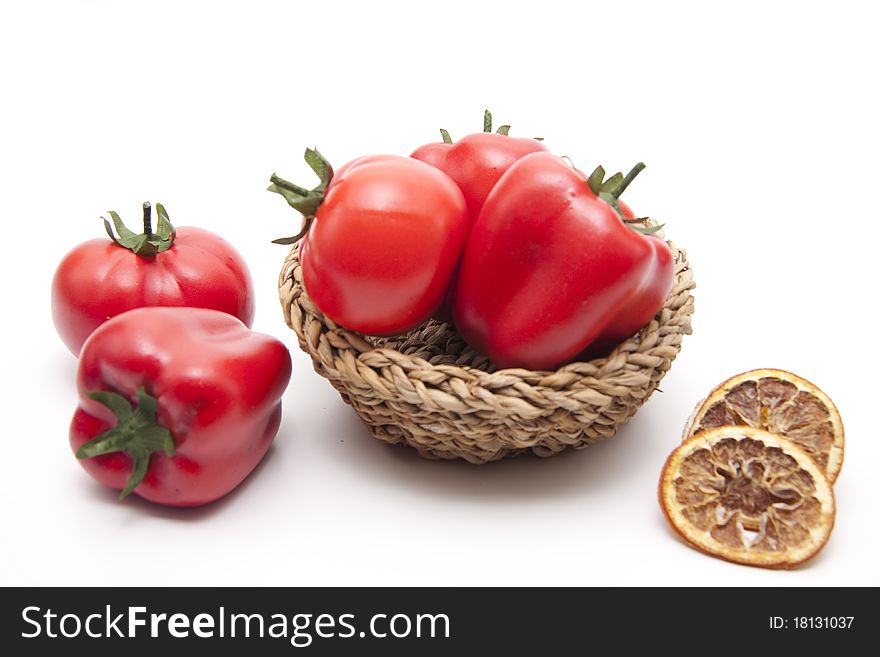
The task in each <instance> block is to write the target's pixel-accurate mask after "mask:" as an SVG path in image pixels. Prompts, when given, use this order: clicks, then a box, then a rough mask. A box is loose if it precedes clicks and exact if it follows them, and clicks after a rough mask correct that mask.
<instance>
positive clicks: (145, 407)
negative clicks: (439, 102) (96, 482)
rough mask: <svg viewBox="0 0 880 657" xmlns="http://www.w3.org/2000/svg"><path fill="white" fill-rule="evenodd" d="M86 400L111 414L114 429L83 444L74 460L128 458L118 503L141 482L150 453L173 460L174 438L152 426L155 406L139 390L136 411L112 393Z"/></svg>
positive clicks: (93, 394) (125, 400) (106, 392)
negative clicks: (117, 454) (115, 454)
mask: <svg viewBox="0 0 880 657" xmlns="http://www.w3.org/2000/svg"><path fill="white" fill-rule="evenodd" d="M88 397H89V399H94V400H95V401H96V402H99V403H101V404H103V405H104V406H106V407H107V408H109V409H110V410H111V411H113V414H114V415H115V416H116V426H115V427H113V428H112V429H109V430H107V431H105V432H104V433H102V434H100V435H97V436H95V437H94V438H92V439H91V440H90V441H89V442H87V443H85V444H84V445H83V446H82V447H80V448H79V449H78V450H77V451H76V458H78V459H88V458H92V457H94V456H100V455H102V454H111V453H113V452H125V453H126V454H128V455H129V456H130V457H131V460H132V469H131V476H130V477H129V478H128V481H127V482H126V484H125V488H123V489H122V492H120V493H119V499H120V500H121V499H124V498H125V497H127V496H128V495H129V494H130V493H131V492H132V491H133V490H134V489H135V488H137V487H138V485H139V484H140V483H141V482H142V481H143V480H144V476H146V474H147V467H148V466H149V465H150V456H151V455H152V454H153V452H158V451H160V450H161V451H163V452H165V454H166V455H168V456H174V448H175V445H174V437H173V436H172V435H171V432H170V431H169V430H168V429H166V428H165V427H163V426H162V425H160V424H158V423H157V422H156V411H157V409H158V402H157V401H156V398H155V397H153V396H151V395H149V394H148V393H147V391H146V390H144V387H143V386H141V387H140V388H138V389H137V398H138V405H137V408H133V407H132V405H131V402H129V401H128V399H126V398H125V397H123V396H122V395H120V394H119V393H116V392H108V391H104V390H100V391H97V392H90V393H88Z"/></svg>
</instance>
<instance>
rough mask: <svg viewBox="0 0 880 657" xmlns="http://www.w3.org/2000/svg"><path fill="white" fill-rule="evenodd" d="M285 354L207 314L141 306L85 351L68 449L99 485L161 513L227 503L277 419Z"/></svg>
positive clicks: (275, 344) (266, 339) (104, 328)
mask: <svg viewBox="0 0 880 657" xmlns="http://www.w3.org/2000/svg"><path fill="white" fill-rule="evenodd" d="M290 369H291V365H290V354H289V353H288V351H287V348H286V347H285V346H284V345H283V344H281V342H279V341H278V340H276V339H275V338H272V337H270V336H268V335H263V334H261V333H253V332H251V331H249V330H248V329H247V327H246V326H245V325H244V324H242V323H241V322H240V321H239V320H238V319H236V318H235V317H232V316H231V315H228V314H226V313H222V312H219V311H216V310H208V309H205V308H159V307H152V308H138V309H135V310H131V311H129V312H127V313H124V314H122V315H119V316H117V317H114V318H113V319H111V320H109V321H107V322H105V323H104V324H102V325H101V326H100V327H99V328H98V329H97V330H96V331H95V332H94V333H92V335H91V336H90V337H89V339H88V340H87V341H86V343H85V345H83V349H82V355H81V356H80V360H79V368H78V370H77V386H78V388H79V395H80V401H79V407H78V408H77V410H76V413H75V414H74V416H73V420H72V422H71V426H70V445H71V447H72V449H73V451H74V453H75V454H76V456H77V458H78V459H80V464H81V465H82V466H83V468H85V470H86V471H87V472H88V473H89V474H90V475H91V476H92V477H94V478H95V479H96V480H98V481H99V482H100V483H102V484H104V485H105V486H109V487H110V488H115V489H121V490H122V494H121V497H125V496H126V495H128V494H129V493H131V492H134V493H135V494H137V495H139V496H140V497H143V498H144V499H147V500H150V501H151V502H156V503H159V504H167V505H170V506H196V505H200V504H206V503H208V502H211V501H213V500H216V499H218V498H220V497H222V496H223V495H226V494H227V493H228V492H229V491H231V490H232V489H233V488H235V487H236V486H238V484H240V483H241V482H242V480H243V479H244V478H245V477H247V475H248V474H250V472H251V471H252V470H253V469H254V468H255V467H256V466H257V464H258V463H259V462H260V460H261V459H262V458H263V456H264V455H265V454H266V451H267V450H268V449H269V445H271V443H272V440H273V439H274V438H275V433H276V432H277V430H278V425H279V422H280V421H281V395H282V393H283V392H284V389H285V387H286V386H287V382H288V380H289V379H290Z"/></svg>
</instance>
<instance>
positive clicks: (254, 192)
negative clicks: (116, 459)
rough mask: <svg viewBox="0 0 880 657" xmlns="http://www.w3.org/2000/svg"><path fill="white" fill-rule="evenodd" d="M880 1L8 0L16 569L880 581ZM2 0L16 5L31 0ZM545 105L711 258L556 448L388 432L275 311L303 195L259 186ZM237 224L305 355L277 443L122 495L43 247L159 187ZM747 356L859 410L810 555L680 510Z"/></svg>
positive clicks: (94, 230) (684, 242) (182, 204)
mask: <svg viewBox="0 0 880 657" xmlns="http://www.w3.org/2000/svg"><path fill="white" fill-rule="evenodd" d="M872 4H873V3H869V2H864V3H859V2H836V3H834V5H833V7H832V6H829V5H828V4H827V3H814V2H797V3H790V4H789V3H784V2H768V1H767V0H764V1H763V2H757V3H752V2H737V3H731V5H730V6H729V7H728V8H719V7H718V6H717V4H716V3H696V2H695V3H687V4H685V3H649V2H637V1H635V0H630V1H629V2H625V3H624V2H620V3H617V2H602V3H601V4H598V3H583V2H582V3H573V2H552V1H549V0H543V1H542V2H537V3H536V2H523V3H515V2H506V3H491V4H481V3H478V2H473V1H470V2H463V3H458V2H448V1H447V2H442V3H414V2H401V3H375V2H370V3H354V2H352V3H345V2H333V3H322V2H310V3H295V2H289V3H280V2H279V3H268V2H248V3H237V4H236V5H232V4H225V3H222V2H211V3H180V2H169V3H166V2H155V1H153V2H149V3H111V2H67V3H54V4H49V3H40V2H31V3H15V4H13V3H9V4H5V5H4V9H3V10H2V16H0V62H2V69H0V70H2V91H3V100H2V101H0V102H2V104H0V112H2V121H0V136H2V141H0V149H2V155H0V157H2V162H0V181H2V183H0V184H2V189H3V194H2V197H0V198H2V222H3V245H2V247H0V248H2V257H0V267H2V284H3V299H4V311H3V322H2V326H0V331H2V343H0V344H2V350H3V351H2V363H3V368H2V376H0V387H2V395H0V400H2V417H3V424H2V438H3V452H2V464H0V468H2V472H0V493H2V521H0V522H2V543H0V583H2V584H4V585H6V584H20V585H37V584H111V585H135V584H185V585H196V584H229V585H239V584H242V585H243V584H258V585H268V584H290V585H304V584H404V585H428V584H444V585H445V584H475V585H489V584H530V585H531V584H535V585H537V584H547V585H567V584H586V585H599V584H607V585H630V584H696V585H742V584H756V585H806V584H823V585H824V584H828V585H831V584H856V585H861V584H873V585H877V584H880V567H878V560H877V553H878V548H880V540H878V538H880V530H878V523H877V518H878V495H877V486H878V478H877V474H876V471H877V464H878V463H880V439H878V429H877V420H876V417H877V415H876V408H877V402H876V399H877V394H876V385H877V379H876V376H877V372H878V371H880V368H878V358H877V353H878V347H877V345H876V341H875V332H876V330H877V322H876V321H875V318H876V304H877V292H876V280H877V276H876V267H877V265H878V263H880V257H878V255H877V253H878V246H877V244H878V240H877V237H876V231H877V230H878V226H880V224H878V218H880V217H878V214H877V204H876V184H877V172H876V160H875V159H874V158H875V156H876V153H877V152H878V139H877V137H878V134H877V120H878V116H880V107H878V103H877V99H876V97H875V94H876V85H877V80H876V64H877V62H878V56H880V52H878V47H877V45H876V43H877V39H876V34H875V33H874V30H873V28H874V27H876V25H877V21H876V20H875V19H876V17H874V16H872V15H870V10H869V7H871V5H872ZM12 7H14V8H12ZM485 107H489V108H490V109H492V110H493V112H494V113H495V116H496V120H497V124H500V123H502V122H504V123H511V124H512V125H513V130H512V134H514V135H521V136H543V137H545V138H546V142H545V143H546V144H547V146H548V147H549V148H550V149H551V150H553V151H555V152H556V153H558V154H565V155H569V156H570V157H571V158H572V159H573V160H574V161H575V163H577V164H578V165H579V166H580V167H581V168H592V166H593V165H594V164H596V163H599V162H602V163H604V164H605V166H606V168H608V169H613V170H617V169H627V168H628V167H629V166H630V165H631V164H632V163H634V162H635V161H637V160H639V159H642V160H644V161H645V162H647V164H648V169H647V170H646V171H645V172H644V173H643V174H642V175H641V176H640V178H639V180H638V182H637V183H636V184H635V185H633V187H631V188H630V190H629V191H628V192H627V196H628V200H629V202H630V205H632V206H633V208H635V209H636V211H637V212H638V213H639V214H650V215H652V216H654V217H657V218H659V219H660V220H662V221H665V222H666V223H667V228H666V232H667V235H668V236H669V237H670V238H671V239H673V240H675V241H676V242H677V243H679V244H680V245H681V246H683V247H685V248H686V249H687V250H688V251H689V254H690V258H691V262H692V265H693V269H694V271H695V274H696V279H697V283H698V289H697V291H696V313H695V315H694V335H693V336H690V337H688V338H686V339H685V342H684V348H683V351H682V353H681V355H680V356H679V358H678V360H676V362H675V364H674V366H673V368H672V371H671V372H670V374H669V375H668V376H667V378H666V379H665V380H664V381H663V384H662V388H663V391H664V392H663V393H662V394H657V395H655V396H654V398H652V399H651V400H650V402H649V403H648V404H647V405H646V406H645V407H644V408H643V409H642V410H641V411H640V412H639V414H638V415H637V416H636V417H635V418H634V419H633V420H632V421H631V422H630V423H629V424H628V425H626V426H625V427H624V428H623V429H622V430H621V431H620V432H619V434H618V435H617V436H616V437H615V438H613V439H611V440H609V441H607V442H605V443H603V444H601V445H598V446H596V447H593V448H590V449H587V450H586V451H581V452H574V453H571V454H566V455H564V456H561V457H557V458H554V459H551V460H546V461H541V460H537V459H532V458H520V459H515V460H510V461H507V462H502V463H498V464H493V465H489V466H484V467H474V466H470V465H467V464H465V463H447V462H439V463H438V462H429V461H423V460H420V459H419V458H418V457H417V456H416V455H415V454H414V453H412V452H411V451H409V450H407V449H406V448H389V447H387V446H385V445H383V444H380V443H378V442H376V441H374V440H373V439H371V438H370V437H369V435H368V434H367V432H366V430H365V429H364V428H363V427H362V426H361V425H360V424H359V421H358V419H357V417H356V416H355V415H354V413H353V411H351V410H350V409H349V408H348V407H347V406H346V405H345V404H343V403H342V401H341V400H340V399H339V397H338V395H337V394H336V392H335V391H334V390H333V389H332V388H331V387H330V385H329V384H328V383H327V382H326V381H324V380H323V379H321V378H320V377H318V376H317V375H316V374H315V373H314V372H313V371H312V369H311V365H310V362H309V360H308V358H307V357H306V355H305V354H303V353H302V352H300V351H299V349H298V348H297V346H296V341H295V336H294V335H293V333H292V332H290V331H289V330H288V329H287V328H286V326H285V325H284V322H283V319H282V316H281V312H280V309H279V306H278V302H277V297H276V277H277V272H278V269H279V267H280V265H281V262H282V259H283V257H284V254H285V250H284V247H280V246H275V245H272V244H270V243H269V242H270V240H271V239H272V238H274V237H278V236H282V235H289V234H291V232H293V230H294V227H295V225H297V223H298V222H297V221H296V217H295V216H294V213H293V212H292V211H291V210H289V209H288V208H287V206H286V205H285V203H284V202H283V200H282V199H281V198H280V197H278V196H275V195H272V194H268V193H266V192H265V191H263V190H264V188H265V186H266V184H267V179H268V176H269V174H270V173H272V172H273V171H278V173H279V174H281V175H283V176H285V177H287V178H289V179H292V180H301V181H306V182H308V181H309V171H308V170H307V168H306V166H305V164H304V163H303V162H302V159H301V153H302V150H303V149H304V147H305V146H311V145H318V146H319V148H320V149H321V150H322V152H323V153H324V154H325V155H326V156H328V157H329V158H330V159H331V160H332V161H333V162H335V163H337V164H341V163H342V162H344V161H346V160H348V159H350V158H353V157H355V156H358V155H361V154H366V153H374V152H393V153H401V154H407V153H408V152H409V151H411V150H412V149H413V148H414V147H416V146H418V145H420V144H422V143H424V142H427V141H434V140H435V139H436V138H437V137H438V132H437V129H438V128H439V127H445V128H447V129H448V130H450V131H451V132H452V135H453V137H454V138H458V137H461V136H463V135H464V134H466V133H468V132H471V131H477V130H479V129H480V127H481V118H482V112H483V109H484V108H485ZM146 199H150V200H152V201H154V202H155V201H161V202H162V203H164V204H165V205H166V207H167V208H168V210H169V212H170V214H171V218H172V220H173V221H175V223H176V224H177V225H187V224H195V225H199V226H202V227H204V228H208V229H210V230H214V231H215V232H217V233H219V234H221V235H223V236H224V237H226V238H228V239H229V240H230V241H232V242H233V243H234V244H235V245H236V246H237V247H238V248H239V250H240V251H241V252H242V253H243V254H244V255H245V257H246V259H247V261H248V263H249V264H250V266H251V268H252V273H253V275H254V279H255V284H256V288H257V318H256V325H255V328H256V329H257V330H260V331H263V332H266V333H270V334H272V335H274V336H277V337H279V338H281V339H282V340H284V341H285V343H286V344H288V345H289V346H290V348H291V351H292V354H293V359H294V376H293V380H292V383H291V385H290V387H289V389H288V390H287V393H286V395H285V397H284V408H285V415H284V420H283V424H282V426H281V430H280V432H279V434H278V438H277V440H276V443H275V446H274V448H273V449H272V450H271V452H270V453H269V456H268V457H267V459H266V460H265V462H264V463H263V465H262V466H261V467H260V468H259V469H258V470H257V471H256V472H255V474H254V476H252V477H251V478H250V479H249V480H247V481H246V483H245V484H244V485H242V486H241V487H240V488H239V489H238V490H237V491H236V492H234V493H233V494H231V495H230V496H229V497H228V498H226V499H224V500H223V501H221V502H219V503H217V504H214V505H212V506H209V507H207V508H203V509H200V510H174V509H165V508H162V507H158V506H154V505H151V504H148V503H145V502H143V501H141V500H139V499H136V498H135V496H132V498H131V499H129V500H127V501H125V502H124V503H120V502H118V501H117V500H116V496H115V494H114V492H112V491H110V490H107V489H103V488H101V487H100V486H99V485H98V484H96V483H95V482H93V481H92V480H91V479H90V478H89V477H88V476H87V475H86V474H85V473H84V472H83V471H82V470H81V468H80V466H79V465H78V464H77V462H76V460H75V459H74V457H73V456H72V454H71V453H70V449H69V446H68V442H67V426H68V422H69V418H70V416H71V414H72V412H73V410H74V407H75V406H76V402H77V399H76V393H75V388H74V374H75V366H76V363H75V360H74V358H73V357H71V355H70V354H69V353H68V352H67V351H66V349H65V348H64V346H63V345H62V343H61V341H60V340H59V339H58V337H57V335H56V334H55V331H54V327H53V325H52V321H51V316H50V308H49V286H50V281H51V277H52V274H53V271H54V268H55V266H56V264H57V263H58V261H59V260H60V258H61V257H62V255H63V254H64V253H65V252H66V251H67V250H68V249H69V248H71V247H72V246H74V245H75V244H77V243H78V242H80V241H83V240H85V239H88V238H92V237H96V236H100V235H101V234H102V226H101V223H100V221H99V219H98V217H99V215H101V214H103V213H105V212H106V211H107V210H108V209H116V210H118V211H119V212H120V213H121V214H122V215H123V217H124V218H126V219H127V220H128V221H129V222H130V223H132V224H134V225H135V226H136V225H137V223H138V217H139V208H140V204H141V202H142V201H144V200H146ZM754 367H779V368H785V369H789V370H792V371H794V372H796V373H799V374H801V375H802V376H804V377H806V378H808V379H811V380H813V381H814V382H816V383H817V384H818V385H820V386H821V387H822V388H823V389H825V390H826V391H827V392H828V393H829V394H830V395H831V396H832V397H833V398H834V399H835V400H836V401H837V403H838V406H839V408H840V411H841V413H842V415H843V418H844V422H845V424H846V428H847V444H846V459H845V463H844V466H843V470H842V472H841V475H840V479H839V480H838V483H837V486H836V494H837V504H838V511H837V525H836V528H835V530H834V533H833V535H832V537H831V540H830V542H829V544H828V546H827V547H826V549H825V550H824V551H823V552H822V553H821V554H820V555H819V556H818V557H817V558H816V559H815V560H814V561H813V562H812V563H810V564H808V565H806V566H804V567H802V568H801V569H799V570H797V571H794V572H769V571H763V570H759V569H753V568H748V567H743V566H736V565H732V564H728V563H724V562H722V561H718V560H715V559H712V558H709V557H706V556H703V555H702V554H699V553H697V552H695V551H694V550H692V549H690V548H689V547H687V546H686V545H684V544H683V543H682V542H680V541H679V540H678V539H677V538H676V537H675V535H674V534H673V533H672V532H671V531H670V530H669V529H668V528H667V526H666V524H665V522H664V520H663V517H662V515H661V512H660V509H659V507H658V504H657V501H656V493H655V488H656V483H657V479H658V475H659V473H660V468H661V466H662V464H663V462H664V460H665V458H666V456H667V455H668V453H669V452H670V451H671V450H672V449H673V447H674V446H675V445H676V444H677V442H678V440H679V433H680V431H681V428H682V425H683V424H684V422H685V419H686V418H687V416H688V414H689V412H690V410H691V408H692V406H693V404H694V403H695V402H696V401H697V400H698V399H699V398H701V397H702V396H703V395H704V394H705V393H706V392H707V391H708V390H709V389H710V388H711V387H712V386H713V385H715V384H716V383H718V382H719V381H721V380H722V379H724V378H726V377H727V376H729V375H732V374H735V373H737V372H740V371H743V370H746V369H750V368H754Z"/></svg>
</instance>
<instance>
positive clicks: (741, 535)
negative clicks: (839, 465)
mask: <svg viewBox="0 0 880 657" xmlns="http://www.w3.org/2000/svg"><path fill="white" fill-rule="evenodd" d="M658 493H659V498H660V506H661V507H662V509H663V512H664V514H665V515H666V518H667V520H668V521H669V523H670V525H671V526H672V528H673V529H674V530H675V531H676V532H677V533H678V534H680V535H681V536H682V537H683V538H684V539H685V540H686V541H687V542H688V543H690V544H691V545H693V546H694V547H696V548H697V549H699V550H701V551H703V552H706V553H708V554H710V555H713V556H716V557H720V558H722V559H726V560H728V561H732V562H735V563H741V564H747V565H752V566H761V567H764V568H793V567H795V566H797V565H799V564H801V563H803V562H804V561H807V560H808V559H810V558H812V557H813V556H815V555H816V554H817V553H818V552H819V550H821V549H822V547H823V546H824V545H825V543H826V542H827V541H828V537H829V536H830V534H831V529H832V527H833V526H834V493H833V490H832V488H831V483H830V482H829V481H828V479H827V478H826V477H825V474H824V473H823V472H822V471H821V470H820V469H819V467H818V466H817V465H816V463H815V462H814V461H813V459H812V458H811V457H810V456H809V455H808V454H807V453H806V452H804V451H803V450H802V449H800V448H799V447H798V446H797V445H796V444H795V443H793V442H792V441H789V440H787V439H786V438H783V437H781V436H778V435H775V434H772V433H769V432H766V431H762V430H760V429H754V428H752V427H746V426H726V427H717V428H714V429H707V430H705V431H701V432H700V433H698V434H696V435H695V436H692V437H690V438H688V439H687V440H686V441H684V442H683V443H681V444H680V445H679V446H678V447H677V448H676V449H675V451H673V452H672V454H670V456H669V458H668V459H667V461H666V465H665V466H664V468H663V472H662V474H661V476H660V486H659V490H658Z"/></svg>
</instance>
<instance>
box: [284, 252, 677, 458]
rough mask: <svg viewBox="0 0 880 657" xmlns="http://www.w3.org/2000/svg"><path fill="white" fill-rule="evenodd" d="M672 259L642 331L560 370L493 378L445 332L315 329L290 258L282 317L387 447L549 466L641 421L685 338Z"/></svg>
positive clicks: (443, 328) (433, 328) (428, 326)
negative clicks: (659, 299)
mask: <svg viewBox="0 0 880 657" xmlns="http://www.w3.org/2000/svg"><path fill="white" fill-rule="evenodd" d="M670 246H671V247H672V250H673V253H674V254H675V281H674V283H673V287H672V291H671V292H670V293H669V297H668V298H667V299H666V303H665V305H664V306H663V308H662V310H661V311H660V312H659V313H658V314H657V316H656V317H655V318H654V319H653V320H652V321H651V323H650V324H648V325H647V326H645V327H644V328H643V329H642V330H641V331H639V333H637V334H636V335H634V336H632V337H631V338H629V339H627V340H626V341H624V342H623V343H621V344H620V345H619V346H618V347H617V348H616V349H615V350H614V351H613V352H611V354H609V355H608V356H607V357H606V358H600V359H596V360H591V361H587V362H577V363H570V364H568V365H565V366H563V367H560V368H559V369H558V370H556V371H553V372H550V371H529V370H521V369H507V370H497V371H494V368H493V366H492V363H491V362H490V361H489V360H488V359H487V358H486V357H485V356H484V355H482V354H480V353H479V352H477V351H475V350H473V349H472V348H471V347H469V346H468V345H467V344H466V343H465V342H464V341H463V340H462V338H461V337H460V336H459V335H458V334H457V333H456V332H455V331H453V330H450V328H449V326H448V325H447V324H441V323H438V322H435V321H433V320H429V321H428V322H427V323H425V324H423V325H422V326H420V327H418V328H416V329H414V330H412V331H410V332H409V333H407V334H405V335H402V336H396V337H393V338H374V337H369V336H364V335H361V334H358V333H354V332H352V331H349V330H348V329H345V328H343V327H341V326H338V325H337V324H335V323H334V322H333V321H332V320H330V319H328V318H327V317H324V315H322V314H321V311H320V310H318V308H317V307H316V306H315V304H314V303H313V302H312V300H311V299H310V298H309V296H308V295H307V294H306V292H305V290H304V288H303V284H302V272H301V270H300V264H299V259H298V251H297V247H296V246H294V247H293V249H292V250H291V252H290V254H289V255H288V256H287V259H286V260H285V262H284V267H283V269H282V270H281V277H280V280H279V288H280V295H281V306H282V308H283V310H284V317H285V319H286V320H287V324H288V326H290V328H292V329H293V330H294V332H295V333H296V336H297V338H298V339H299V345H300V348H301V349H302V350H303V351H305V352H307V353H308V354H309V355H310V356H311V357H312V363H313V365H314V367H315V371H316V372H318V374H320V375H321V376H323V377H325V378H327V379H328V380H329V381H330V383H331V384H333V387H334V388H336V390H338V391H339V393H340V394H341V395H342V398H343V400H345V402H346V403H348V404H350V405H351V406H352V407H353V408H354V410H355V411H356V412H357V414H358V415H359V416H360V417H361V419H362V420H363V421H364V423H365V424H366V425H367V428H368V429H369V430H370V433H372V434H373V436H375V437H376V438H378V439H379V440H382V441H385V442H387V443H392V444H393V443H407V444H408V445H410V446H412V447H414V448H416V449H417V450H418V451H419V453H420V454H421V455H422V456H424V457H426V458H432V459H438V458H439V459H454V458H462V459H466V460H467V461H470V462H471V463H486V462H488V461H496V460H498V459H502V458H504V457H508V456H516V455H518V454H522V453H523V452H526V451H531V452H534V453H535V454H537V455H538V456H542V457H544V456H553V455H554V454H558V453H559V452H561V451H563V450H564V449H565V448H567V447H573V448H575V449H581V448H583V447H586V446H587V445H589V444H591V443H595V442H598V441H599V440H602V439H603V438H608V437H609V436H613V435H614V433H615V432H616V431H617V428H618V427H619V426H620V425H621V424H622V423H623V422H625V421H626V420H627V419H629V418H630V417H631V416H632V415H633V414H634V413H635V412H636V410H638V408H639V406H641V405H642V404H643V403H644V402H645V401H646V400H647V399H648V397H650V395H651V393H652V392H654V390H655V389H656V388H657V384H658V383H659V382H660V379H662V378H663V375H664V374H666V372H667V371H668V370H669V367H670V366H671V364H672V361H673V359H674V358H675V356H676V355H677V354H678V352H679V349H680V348H681V339H682V336H683V335H685V334H690V332H691V314H692V313H693V310H694V302H693V296H692V295H691V290H692V289H693V288H694V279H693V275H692V273H691V270H690V267H689V266H688V261H687V254H686V253H685V252H684V251H682V250H681V249H678V248H676V247H675V246H674V245H672V244H671V243H670Z"/></svg>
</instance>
